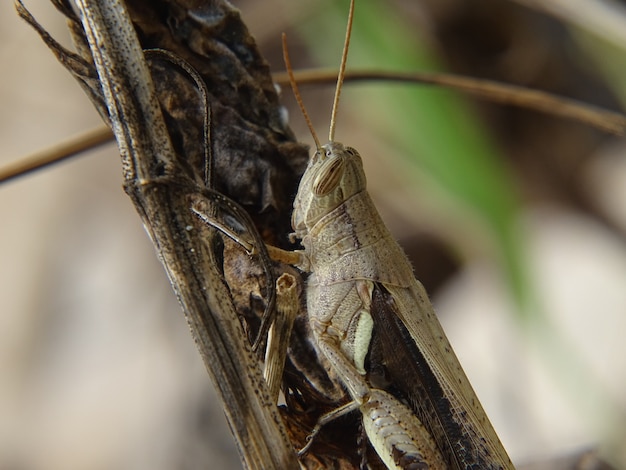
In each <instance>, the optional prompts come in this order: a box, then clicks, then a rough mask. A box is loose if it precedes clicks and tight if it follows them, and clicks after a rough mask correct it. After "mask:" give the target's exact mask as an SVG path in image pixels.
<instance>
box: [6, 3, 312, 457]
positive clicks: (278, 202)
mask: <svg viewBox="0 0 626 470" xmlns="http://www.w3.org/2000/svg"><path fill="white" fill-rule="evenodd" d="M155 3H157V2H155ZM56 5H57V6H58V7H59V9H60V10H61V11H62V12H63V13H65V14H66V15H67V16H68V17H69V19H70V29H71V30H72V32H73V34H74V36H75V40H76V42H77V49H78V51H79V53H80V54H81V56H82V57H81V56H78V55H75V54H71V53H69V52H68V51H66V50H64V49H63V48H61V47H60V46H59V45H58V44H57V43H56V42H55V41H54V40H53V39H52V38H50V37H49V36H47V35H46V34H45V31H43V30H42V29H41V28H40V27H37V29H38V32H39V33H40V35H42V37H43V38H44V40H45V41H46V43H47V44H48V45H49V46H50V47H51V48H52V49H53V51H54V52H55V54H56V55H57V57H58V58H59V59H60V60H61V62H62V63H63V64H64V65H65V66H66V67H67V68H68V69H69V70H70V71H72V73H73V74H74V75H75V77H76V78H78V79H79V81H80V82H81V84H83V86H84V87H85V88H86V89H87V90H88V93H89V96H90V97H91V98H92V100H93V101H94V104H95V105H96V107H97V108H98V109H99V111H100V112H101V114H102V115H103V117H105V119H106V118H108V121H109V123H110V124H111V125H112V127H113V130H114V132H115V135H116V139H117V141H118V145H119V147H120V153H121V155H122V160H123V165H124V180H125V189H126V191H127V193H128V194H129V196H130V197H131V199H132V200H133V202H134V203H135V205H136V207H137V210H138V212H139V214H140V215H141V217H142V219H143V221H144V224H145V226H146V228H147V230H148V232H149V234H150V236H151V238H152V240H153V242H154V244H155V246H156V248H157V252H158V254H159V257H160V259H161V260H162V262H163V264H164V266H165V267H166V270H167V272H168V275H169V278H170V280H171V282H172V285H173V286H174V288H175V290H176V293H177V295H178V297H179V299H180V301H181V304H182V305H183V308H184V310H185V314H186V316H187V319H188V322H189V324H190V327H191V330H192V333H193V335H194V338H195V340H196V342H197V344H198V347H199V349H200V352H201V354H202V357H203V359H204V361H205V363H206V365H207V368H208V370H209V373H210V375H211V376H212V379H213V381H214V383H215V384H216V386H217V387H218V389H219V393H220V395H221V397H222V400H223V402H224V404H225V408H226V415H227V417H228V420H229V423H230V426H231V428H232V430H233V433H234V434H235V437H236V440H237V444H238V446H239V449H240V453H241V455H242V458H243V460H244V462H245V465H246V466H247V467H248V468H296V467H297V466H298V463H297V460H296V458H295V455H294V454H293V451H292V446H291V443H290V442H289V439H288V437H287V433H286V431H285V428H284V427H283V425H282V421H281V418H280V415H279V413H278V410H277V408H276V406H275V404H274V403H273V400H272V399H271V397H270V396H269V395H268V393H267V390H266V387H265V382H264V379H263V377H262V374H261V369H260V367H259V359H258V357H257V356H256V355H255V354H253V353H252V351H251V349H250V346H249V343H248V341H247V338H246V334H245V333H244V331H243V329H242V326H241V323H240V321H239V318H238V315H237V311H236V310H235V308H234V305H233V299H232V296H231V293H230V289H229V286H228V285H227V284H226V282H225V281H224V272H223V271H222V269H223V267H222V260H221V259H216V254H215V253H216V251H215V249H214V243H213V241H209V242H207V241H206V240H207V239H209V240H214V238H212V232H211V231H210V230H209V229H207V228H204V227H203V226H202V224H199V223H198V220H197V218H195V216H194V215H193V214H192V212H191V210H190V198H191V196H192V195H194V194H199V193H200V194H201V193H202V192H203V190H204V188H203V186H202V184H203V176H204V174H203V170H204V163H205V162H204V151H205V148H204V141H203V139H202V133H203V114H202V113H203V111H204V108H203V106H204V103H203V102H202V100H201V99H200V97H199V93H198V92H197V89H196V88H195V85H194V84H193V83H192V82H191V81H190V80H188V79H187V78H186V77H185V76H184V74H181V72H180V71H175V70H172V67H167V66H164V65H167V64H159V63H158V62H157V63H155V64H153V65H154V67H153V70H152V73H153V74H156V76H155V82H156V83H158V84H159V85H160V87H159V89H158V90H155V88H154V85H153V81H152V79H151V76H150V74H151V72H150V69H149V68H148V65H147V64H146V61H145V59H144V55H143V52H142V49H143V48H149V47H155V46H157V45H158V46H159V47H167V48H168V49H169V50H173V51H174V52H175V53H177V54H179V55H181V56H183V58H185V56H190V55H191V56H192V57H191V59H195V62H196V63H202V65H203V67H204V70H200V72H201V73H204V74H203V78H204V80H205V81H206V82H207V84H208V87H209V90H210V91H211V97H210V102H211V111H212V117H213V122H212V128H211V130H212V133H213V136H212V137H213V140H212V143H213V149H212V150H213V152H214V154H215V157H216V158H215V169H214V170H215V173H216V174H217V175H218V178H219V180H218V181H217V184H218V186H217V188H218V189H219V190H220V191H222V192H224V193H225V194H227V195H228V196H230V197H233V198H235V199H237V200H238V201H239V202H240V203H243V204H246V205H247V206H248V208H249V209H250V210H251V212H253V213H256V214H258V213H260V212H262V211H265V212H266V216H265V217H264V218H261V217H257V218H258V220H260V221H266V222H264V225H261V229H262V230H263V232H264V233H276V232H277V227H278V226H280V225H281V224H282V225H283V226H288V225H287V223H288V222H287V221H288V217H289V208H290V200H289V198H288V197H283V196H284V195H285V194H286V193H289V192H291V191H292V188H293V187H294V186H295V184H296V182H297V178H296V177H295V174H294V170H293V168H292V167H298V166H299V163H298V161H304V160H305V159H306V151H305V150H304V149H303V148H301V147H299V146H297V145H296V144H294V143H292V142H291V133H290V132H289V130H288V129H287V128H286V127H285V126H284V125H283V124H282V123H281V120H280V112H279V108H278V102H277V98H276V95H275V93H274V90H273V87H272V84H271V80H270V79H269V75H268V73H267V67H266V66H265V65H264V62H263V61H262V59H260V56H259V55H258V53H257V52H256V49H255V48H254V44H253V42H252V40H251V39H250V37H249V36H248V35H247V31H246V29H245V27H244V26H243V24H242V23H241V21H240V19H239V16H238V14H237V12H236V11H235V10H233V9H232V8H231V7H229V6H227V5H225V4H221V3H219V2H214V3H213V4H211V5H209V6H207V7H206V8H203V9H201V11H200V10H197V11H195V12H192V11H190V10H189V9H187V8H186V7H185V6H181V5H175V4H169V5H165V4H161V5H154V4H152V5H151V7H152V8H154V9H152V8H150V7H147V6H146V5H144V6H140V5H135V9H133V8H132V5H131V10H132V11H134V12H135V14H136V15H138V13H137V12H140V13H141V14H142V15H145V16H143V17H142V16H136V17H135V18H134V21H135V26H137V25H139V26H138V27H139V28H140V29H139V31H138V32H139V35H140V37H141V38H142V41H143V42H142V44H140V43H139V42H138V40H137V36H136V33H135V29H134V26H133V24H132V23H131V20H130V18H129V16H128V14H127V13H126V11H125V8H124V6H123V5H122V4H121V3H120V2H118V1H102V2H96V1H88V0H87V1H80V2H77V6H78V9H79V11H80V16H81V23H82V26H81V23H79V22H78V19H77V18H76V17H75V16H74V14H73V13H72V10H71V9H70V8H69V7H68V6H67V5H66V4H65V3H61V2H57V3H56ZM164 8H166V9H169V11H167V12H165V15H166V17H167V18H168V19H169V20H170V21H171V24H174V23H177V24H178V27H177V28H173V29H172V30H171V31H187V32H189V31H191V30H192V29H193V28H184V27H182V26H183V23H184V22H186V21H187V22H196V23H197V24H196V27H197V28H200V26H204V27H206V28H209V29H211V28H214V29H213V30H212V33H213V34H212V35H211V34H209V35H207V36H206V37H205V39H204V43H202V42H198V41H199V40H198V37H197V36H194V35H193V34H192V36H194V37H185V38H181V37H173V36H171V35H170V36H168V35H167V27H165V26H164V25H163V24H162V23H158V22H154V23H153V22H151V21H150V18H149V17H150V16H151V15H153V16H156V15H157V13H156V12H157V11H158V13H159V14H161V15H163V14H164ZM18 11H20V14H21V15H22V16H23V17H25V18H26V19H27V20H28V21H29V22H30V23H31V24H33V25H34V26H36V24H35V21H34V19H33V18H32V17H30V16H29V15H28V14H27V13H26V12H25V10H23V8H21V7H20V6H19V5H18ZM142 26H143V27H144V28H145V29H141V27H142ZM200 29H201V28H200ZM156 30H159V31H156ZM171 31H170V32H171ZM220 34H222V35H223V36H226V37H227V40H225V39H224V37H221V38H220ZM156 39H159V41H156ZM211 41H214V42H211ZM168 46H169V47H168ZM194 46H198V47H199V49H201V51H199V52H197V53H190V52H189V50H190V49H193V47H194ZM200 46H201V47H200ZM234 51H236V53H235V52H234ZM181 52H182V53H181ZM215 52H216V53H215ZM203 53H204V54H206V55H205V56H204V57H203V56H202V54H203ZM186 58H187V59H190V57H186ZM92 60H93V63H95V66H96V67H95V69H94V67H93V64H92ZM192 62H193V60H192ZM214 62H215V63H217V64H218V65H216V64H214ZM170 65H171V64H170ZM196 65H197V64H194V66H196ZM198 68H200V67H198ZM96 69H97V75H96V73H95V70H96ZM207 73H208V74H209V75H206V74H207ZM211 73H212V75H210V74H211ZM228 74H230V75H228ZM262 75H265V77H264V79H263V80H259V79H258V78H257V76H258V77H260V76H262ZM240 93H241V95H240ZM242 96H245V99H242ZM159 102H160V103H161V104H160V103H159ZM161 107H163V111H162V109H161ZM181 116H182V117H185V119H184V120H183V121H180V120H179V119H180V118H181ZM244 136H245V138H244ZM252 148H254V149H255V150H256V152H251V151H250V150H251V149H252ZM294 161H295V163H294V164H292V163H291V162H294ZM241 175H244V177H242V176H241ZM283 192H284V193H283ZM278 196H280V197H278ZM278 233H281V232H278ZM242 256H245V255H242ZM257 282H258V281H257ZM248 293H249V291H248Z"/></svg>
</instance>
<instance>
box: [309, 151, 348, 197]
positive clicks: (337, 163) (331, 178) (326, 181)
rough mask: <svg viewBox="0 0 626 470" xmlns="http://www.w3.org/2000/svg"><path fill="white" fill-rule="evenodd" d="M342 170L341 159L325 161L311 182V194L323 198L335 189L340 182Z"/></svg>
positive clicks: (342, 161) (342, 163)
mask: <svg viewBox="0 0 626 470" xmlns="http://www.w3.org/2000/svg"><path fill="white" fill-rule="evenodd" d="M344 168H345V164H344V159H343V158H333V159H331V160H327V161H325V162H324V163H323V164H322V166H321V167H320V169H319V171H318V173H317V176H316V177H315V181H314V182H313V193H314V194H315V195H316V196H325V195H326V194H328V193H330V192H331V191H332V190H333V189H335V188H336V187H337V186H338V185H339V182H340V181H341V177H342V176H343V172H344Z"/></svg>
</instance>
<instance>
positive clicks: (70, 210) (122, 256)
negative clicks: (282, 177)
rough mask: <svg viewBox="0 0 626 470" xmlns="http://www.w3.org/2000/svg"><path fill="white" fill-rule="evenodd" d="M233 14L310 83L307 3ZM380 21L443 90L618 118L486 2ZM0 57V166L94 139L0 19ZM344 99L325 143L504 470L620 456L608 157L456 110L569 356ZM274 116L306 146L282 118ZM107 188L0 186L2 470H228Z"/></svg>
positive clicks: (200, 382) (191, 356)
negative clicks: (394, 27) (418, 291)
mask: <svg viewBox="0 0 626 470" xmlns="http://www.w3.org/2000/svg"><path fill="white" fill-rule="evenodd" d="M234 3H235V4H236V5H237V6H240V8H241V9H242V12H243V16H244V19H245V20H246V22H247V23H248V25H249V27H250V29H251V30H252V32H253V33H254V34H255V35H256V36H257V39H258V41H259V44H260V46H261V48H262V50H263V51H264V53H265V54H266V56H267V57H268V59H269V60H270V63H271V65H272V67H273V68H274V69H276V70H282V68H283V66H282V62H281V58H280V57H281V55H280V33H281V32H282V31H287V32H288V34H289V40H290V44H291V48H292V56H294V57H295V58H297V60H294V62H297V66H311V65H315V64H314V63H312V62H311V61H310V59H309V57H312V56H313V55H314V54H313V53H312V52H309V49H308V46H307V44H306V41H305V39H304V38H303V37H300V36H299V35H298V31H299V26H300V25H302V24H303V22H306V21H311V20H310V18H311V15H317V16H318V17H319V16H321V17H322V18H323V17H324V15H325V14H326V13H325V8H324V5H325V4H324V2H317V1H311V2H306V3H304V2H299V3H298V4H297V6H296V4H295V3H294V2H286V1H284V0H283V1H281V0H265V1H263V2H257V1H247V2H243V1H242V2H234ZM300 3H302V5H301V4H300ZM365 3H367V1H365V0H364V1H363V2H358V3H357V9H358V8H359V7H360V4H365ZM28 6H29V7H30V8H32V9H33V12H34V13H35V15H36V16H37V18H38V19H39V20H40V21H41V22H42V23H43V24H44V25H45V26H46V27H47V28H48V29H49V30H50V32H51V33H52V34H53V35H54V36H55V37H56V38H59V39H64V38H67V34H66V32H65V30H64V25H63V22H62V18H60V17H59V15H57V14H56V13H55V12H54V10H53V9H52V7H50V6H49V5H47V4H45V2H35V1H31V2H30V3H29V4H28ZM388 8H390V9H396V10H398V11H399V12H400V13H401V14H402V15H403V16H404V17H405V18H410V21H414V24H415V28H420V30H421V31H422V33H423V34H425V35H426V37H427V38H428V40H429V41H431V46H432V48H433V49H434V50H436V51H437V52H438V54H439V57H440V59H441V61H442V62H443V63H445V65H446V67H447V68H448V69H449V70H450V71H451V72H454V73H462V74H465V75H470V76H475V77H481V78H490V79H496V80H500V81H503V82H507V83H516V84H521V85H524V86H529V87H533V88H539V89H543V90H547V91H551V92H555V93H559V94H562V95H566V96H571V97H575V98H577V99H580V100H582V101H587V102H590V103H593V104H596V105H600V106H604V107H608V108H610V109H619V108H620V105H619V101H618V96H619V90H616V89H614V88H611V86H610V81H607V79H606V78H604V77H603V76H602V74H601V73H599V71H598V70H597V64H596V63H595V62H594V61H592V60H591V56H593V54H591V55H585V54H584V53H583V52H584V50H583V49H581V40H580V38H579V36H575V35H573V34H572V33H573V31H572V30H571V29H568V27H567V26H566V25H564V24H563V23H562V22H561V21H559V20H557V19H554V18H552V17H548V16H545V15H543V14H541V13H538V12H535V11H532V10H530V9H527V8H525V7H523V6H521V5H519V4H517V3H513V2H508V1H502V0H493V1H487V0H475V1H472V2H467V1H455V0H447V1H445V2H442V1H436V0H430V1H425V2H421V3H420V5H419V6H417V5H413V2H402V1H394V2H388ZM357 21H358V17H357ZM355 28H358V23H357V24H355ZM0 39H1V41H0V61H1V62H2V63H3V67H2V70H3V71H4V72H3V74H2V79H1V80H0V104H1V106H0V133H1V135H2V143H3V145H2V148H3V151H2V152H1V153H0V163H5V162H6V161H10V160H13V159H14V158H16V157H18V156H20V155H25V154H28V153H30V152H33V151H36V150H39V149H41V148H44V147H45V146H47V145H49V144H51V143H54V142H57V141H59V140H61V139H63V138H65V137H67V136H70V135H74V134H76V133H78V132H79V131H81V130H85V129H89V128H91V127H93V126H95V125H96V124H98V123H99V118H98V116H97V115H96V113H95V111H94V110H93V109H92V107H91V105H90V103H89V102H88V100H87V98H86V97H85V96H84V95H83V94H82V91H81V90H80V89H79V87H78V86H77V85H76V84H75V83H74V82H73V81H72V79H71V78H70V76H69V75H68V74H67V73H66V72H65V71H64V70H63V69H62V67H61V66H60V65H59V64H57V63H56V62H55V60H54V59H53V57H52V56H51V54H49V52H48V51H47V50H46V48H45V46H44V45H43V44H42V43H41V42H40V41H39V38H38V37H37V36H36V34H35V33H34V32H33V31H32V30H30V29H29V28H28V27H27V26H26V25H25V24H24V23H22V22H21V21H19V19H18V18H17V16H16V15H15V14H14V12H13V11H12V7H11V5H10V4H9V2H4V3H2V4H0ZM340 47H341V44H337V47H336V49H334V50H332V51H328V54H327V55H328V60H327V62H326V64H325V65H328V64H334V63H336V61H337V60H338V57H339V50H340ZM356 47H358V45H356V44H355V45H353V48H356ZM325 54H326V51H324V55H325ZM318 55H319V52H318ZM356 65H358V64H356ZM607 82H608V83H609V84H607ZM379 86H380V87H385V86H388V85H385V84H380V85H379ZM284 94H285V95H286V96H285V100H286V101H287V102H289V103H291V101H292V100H291V99H290V96H289V93H288V90H286V89H285V90H284ZM331 97H332V90H330V89H329V90H326V89H322V90H320V89H311V90H305V93H304V98H305V101H306V103H307V106H308V108H309V112H310V113H311V114H312V115H313V119H314V121H315V125H316V127H317V128H318V129H325V127H326V125H327V119H328V118H327V115H328V112H329V108H330V102H331ZM350 100H354V101H356V100H359V102H360V103H361V106H362V103H363V101H366V100H367V96H366V95H365V94H361V95H359V94H358V90H356V89H355V90H354V91H353V92H349V93H346V94H345V98H344V100H343V101H342V108H341V112H340V126H341V140H343V141H344V143H348V144H350V145H352V146H354V147H356V148H357V149H359V150H360V152H361V153H362V154H363V156H364V158H365V165H366V171H367V173H368V178H369V183H370V188H371V191H372V192H373V194H374V198H375V199H376V200H377V201H378V204H379V207H380V208H381V212H382V213H383V216H384V218H385V220H387V222H388V224H389V225H390V227H391V228H392V229H393V231H394V233H395V234H396V236H397V237H398V239H400V241H401V243H402V244H403V246H404V247H405V249H406V251H407V252H408V253H409V254H410V256H411V258H412V260H413V263H414V266H415V269H416V273H417V275H418V278H420V279H422V280H423V281H424V283H425V284H426V286H427V288H428V290H429V292H431V294H432V295H433V296H434V301H435V305H436V308H437V310H438V312H439V313H440V315H441V316H442V322H443V323H444V327H445V328H446V330H447V331H448V332H449V336H450V339H451V342H452V344H453V345H454V347H455V349H456V350H457V353H458V355H459V357H460V358H461V362H462V363H463V365H464V367H465V368H466V370H467V372H468V375H469V376H470V379H471V381H472V383H473V384H474V386H475V388H476V390H477V392H478V395H479V396H480V397H481V400H483V404H484V406H485V408H486V409H487V411H488V414H489V415H490V417H491V418H492V421H493V422H494V425H495V427H496V429H497V430H498V432H499V433H500V435H501V438H502V440H503V442H504V444H505V446H506V447H507V449H508V450H509V452H510V453H511V456H512V458H513V460H514V462H515V463H516V464H522V463H527V462H537V461H541V460H545V459H548V458H550V457H552V456H556V455H568V454H571V453H575V452H578V451H581V450H584V449H586V448H590V447H596V446H598V445H600V446H601V447H602V448H603V449H604V448H608V449H610V450H612V451H614V452H613V455H614V456H615V457H616V458H619V455H618V454H619V452H615V446H614V445H613V444H614V443H615V442H620V440H621V441H623V440H624V438H625V434H624V422H623V419H622V417H623V414H624V413H623V410H624V408H625V407H626V403H625V402H624V399H623V392H622V390H623V387H624V385H626V362H625V361H626V359H625V358H626V354H625V352H624V349H623V346H622V344H623V340H622V335H623V332H624V331H625V330H626V320H625V317H624V315H623V313H624V312H626V291H625V290H624V289H623V287H622V286H623V282H624V279H626V250H625V245H624V230H626V211H625V209H624V197H625V196H626V194H625V191H624V187H625V185H624V180H625V178H626V165H625V163H624V157H623V145H624V143H623V140H619V139H616V138H613V137H611V136H607V135H606V134H602V133H600V132H598V131H596V130H593V129H590V128H589V127H587V126H584V125H581V124H576V123H570V122H568V121H565V120H562V119H556V118H552V117H548V116H544V115H540V114H538V113H535V112H530V111H525V110H519V109H513V108H510V107H499V106H495V105H490V104H488V103H484V102H480V103H479V102H475V103H474V102H472V103H471V104H470V106H472V107H473V109H474V110H475V116H476V119H477V120H478V119H479V120H481V121H483V122H484V123H485V125H486V126H487V127H488V129H489V133H490V135H491V136H492V138H493V141H494V142H495V144H496V146H497V147H498V149H499V150H500V155H501V158H502V160H503V162H504V165H505V167H506V168H508V169H509V170H510V172H511V173H512V174H513V175H514V182H515V184H516V186H517V187H516V192H517V193H518V194H519V197H520V200H521V204H522V212H521V216H520V221H519V223H520V231H521V232H522V233H523V235H524V236H523V239H524V244H525V246H524V248H525V249H526V250H527V253H528V256H527V262H528V265H529V272H530V275H531V278H532V281H533V283H534V286H535V290H536V294H537V309H538V310H541V311H545V312H547V322H548V323H549V324H550V325H551V326H552V327H553V328H554V331H557V332H559V334H560V335H561V339H559V341H558V344H559V345H560V344H565V345H566V346H567V349H562V348H561V347H560V346H559V347H558V348H556V347H555V348H553V349H551V348H550V344H551V340H550V338H549V337H548V338H542V331H545V330H543V329H542V328H541V325H542V323H532V322H529V321H526V320H527V319H524V317H521V318H520V316H519V311H518V309H517V308H516V306H515V303H514V301H513V299H512V297H511V295H510V294H509V290H508V288H507V285H506V282H505V281H504V279H503V276H502V273H501V270H500V268H499V267H498V265H497V260H495V257H494V256H493V253H492V252H491V251H490V250H489V249H485V248H484V246H483V245H482V244H487V245H488V244H489V238H488V237H487V238H486V240H483V241H482V242H478V243H476V242H475V241H474V240H475V239H474V237H469V236H468V237H464V232H465V231H466V230H467V226H466V225H465V224H466V222H465V219H460V220H459V219H457V218H456V214H457V211H458V207H451V204H450V203H449V202H448V201H447V199H446V197H445V196H443V197H441V201H440V202H439V203H438V204H439V205H437V203H431V202H428V203H426V204H425V203H424V202H423V201H421V200H416V198H420V197H424V194H425V193H424V192H423V191H421V188H419V189H420V190H419V191H418V190H416V188H415V187H414V182H413V180H410V179H409V178H407V176H406V175H407V173H408V172H409V170H407V166H406V163H405V162H403V161H395V160H394V161H391V160H390V158H388V157H387V155H388V154H389V153H390V152H393V150H389V149H390V148H391V149H393V146H391V145H390V143H389V142H386V141H385V140H382V139H380V138H379V136H378V135H377V129H376V128H375V127H364V124H363V121H362V120H361V119H360V116H359V112H358V111H354V110H351V103H350ZM359 109H363V108H362V107H361V108H359ZM290 114H291V118H290V119H291V121H292V123H293V127H294V129H295V130H296V132H298V133H299V135H300V136H302V137H301V138H302V139H303V140H304V141H310V140H311V139H310V138H309V137H308V134H307V133H306V131H305V130H304V125H303V123H302V119H301V118H300V116H299V115H298V112H297V111H296V110H293V109H292V110H291V111H290ZM319 132H320V133H322V135H323V130H320V131H319ZM366 149H367V150H366ZM381 155H383V156H384V158H380V156H381ZM120 176H121V172H120V167H119V158H118V156H117V155H116V151H115V149H114V148H113V147H112V146H110V147H108V148H106V149H103V150H99V151H97V152H92V153H91V154H89V155H88V156H86V157H84V158H80V159H75V160H72V161H69V162H66V163H64V164H62V165H60V166H58V167H55V168H51V169H49V170H46V171H44V172H41V173H40V174H37V175H33V176H30V177H27V178H24V179H22V180H17V181H14V182H12V183H11V184H8V185H6V186H4V187H0V220H2V223H1V225H0V226H1V228H0V237H1V238H0V250H2V251H1V253H0V299H1V303H0V305H1V307H0V312H1V314H0V416H1V419H0V468H6V469H26V470H30V469H33V470H38V469H46V470H47V469H64V470H65V469H99V468H122V469H144V468H145V469H147V468H150V469H161V468H162V469H172V468H179V469H187V468H188V469H195V468H207V467H208V468H237V467H238V466H239V465H240V464H239V460H238V458H237V454H236V451H235V449H234V445H233V443H232V439H231V438H230V434H229V431H228V429H227V426H226V424H225V420H224V419H223V417H222V412H221V410H220V409H219V404H218V403H217V402H216V400H215V398H214V394H213V390H212V387H211V384H210V383H209V381H208V378H207V376H206V374H205V372H204V369H203V366H202V364H201V361H200V358H199V356H198V354H197V353H196V350H195V346H194V345H193V342H192V340H191V336H190V335H189V333H188V331H187V327H186V325H185V322H184V319H183V316H182V314H181V312H180V309H179V307H178V305H177V303H176V300H175V299H174V296H173V295H172V293H171V289H170V287H169V285H168V283H167V280H166V278H165V276H164V274H163V271H162V268H161V266H160V265H159V263H158V262H157V260H156V258H155V256H154V253H153V250H152V249H151V247H150V244H149V240H148V238H147V237H146V236H145V233H144V231H143V230H142V227H141V224H140V222H139V219H138V218H137V217H136V214H135V212H134V210H133V208H132V206H131V204H130V202H129V201H128V200H127V198H126V196H125V195H124V194H123V192H122V190H121V177H120ZM428 185H429V183H425V186H428ZM433 194H434V195H433V196H432V198H433V199H435V200H436V199H437V194H438V191H434V193H433ZM447 209H450V211H449V212H447ZM455 242H458V243H455ZM538 325H539V326H538ZM538 330H539V331H538ZM544 334H545V333H544ZM612 445H613V447H612ZM622 451H623V449H622ZM621 457H622V458H624V457H623V455H622V456H621ZM624 462H626V460H621V464H622V465H623V466H625V467H626V463H624Z"/></svg>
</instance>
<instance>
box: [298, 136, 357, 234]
mask: <svg viewBox="0 0 626 470" xmlns="http://www.w3.org/2000/svg"><path fill="white" fill-rule="evenodd" d="M365 188H366V181H365V172H364V171H363V162H362V160H361V156H360V155H359V152H357V151H356V150H355V149H353V148H352V147H346V146H344V145H343V144H341V143H339V142H329V143H327V144H326V145H322V146H320V147H319V148H318V149H317V151H316V152H315V154H313V156H312V157H311V159H310V160H309V164H308V166H307V169H306V171H305V172H304V175H303V176H302V180H300V186H299V187H298V194H297V195H296V198H295V200H294V211H293V215H292V218H291V225H292V227H293V229H294V231H295V234H296V236H297V237H298V238H304V236H305V235H306V234H307V233H308V232H309V231H310V230H311V229H312V228H313V226H314V225H315V224H316V223H317V222H319V220H320V219H321V218H322V217H324V216H325V215H327V214H328V213H330V212H331V211H333V210H335V209H336V208H337V207H339V206H340V205H341V204H343V203H345V202H346V200H348V199H349V198H350V197H352V196H354V195H355V194H357V193H360V192H362V191H364V190H365Z"/></svg>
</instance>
